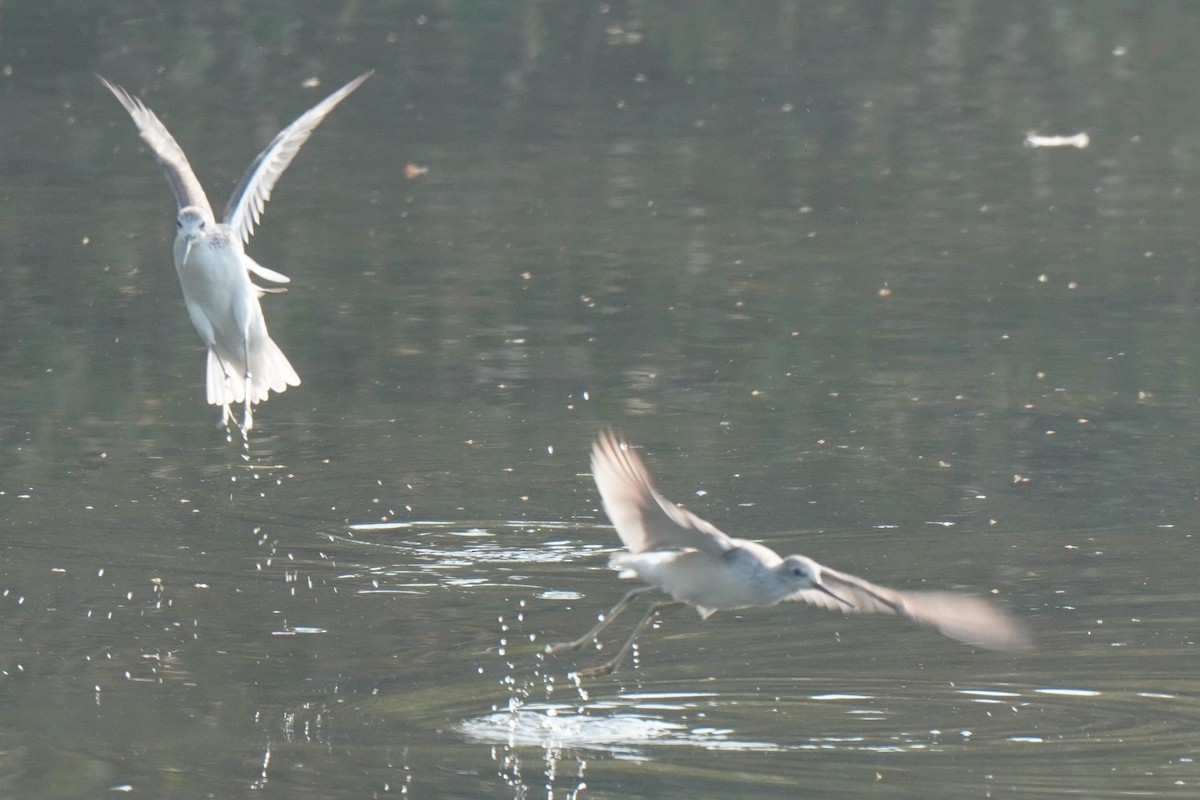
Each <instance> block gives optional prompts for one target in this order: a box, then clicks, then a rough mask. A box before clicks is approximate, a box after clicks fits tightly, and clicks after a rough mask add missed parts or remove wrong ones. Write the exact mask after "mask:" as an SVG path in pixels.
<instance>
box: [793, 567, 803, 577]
mask: <svg viewBox="0 0 1200 800" xmlns="http://www.w3.org/2000/svg"><path fill="white" fill-rule="evenodd" d="M792 574H793V575H795V576H796V577H797V578H803V577H804V569H803V568H802V567H792Z"/></svg>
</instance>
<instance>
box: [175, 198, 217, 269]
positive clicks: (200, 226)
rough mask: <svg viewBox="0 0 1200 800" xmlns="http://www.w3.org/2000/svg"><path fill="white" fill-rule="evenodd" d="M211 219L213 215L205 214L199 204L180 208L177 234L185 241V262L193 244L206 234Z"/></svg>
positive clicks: (176, 223)
mask: <svg viewBox="0 0 1200 800" xmlns="http://www.w3.org/2000/svg"><path fill="white" fill-rule="evenodd" d="M211 221H212V220H211V215H209V214H205V213H204V211H203V209H201V208H200V207H199V206H185V207H184V208H181V209H179V217H178V218H177V219H176V222H175V225H176V236H179V237H181V238H182V239H183V242H184V248H183V261H184V263H187V259H188V255H189V254H190V253H191V252H192V245H193V244H195V243H196V240H197V239H199V238H200V237H201V236H203V235H204V233H205V232H206V230H207V228H208V226H209V223H210V222H211Z"/></svg>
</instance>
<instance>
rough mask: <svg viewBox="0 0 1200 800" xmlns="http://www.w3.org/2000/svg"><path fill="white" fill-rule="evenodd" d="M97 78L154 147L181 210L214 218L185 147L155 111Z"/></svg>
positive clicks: (122, 90)
mask: <svg viewBox="0 0 1200 800" xmlns="http://www.w3.org/2000/svg"><path fill="white" fill-rule="evenodd" d="M96 77H97V78H100V82H101V83H103V84H104V85H105V86H106V87H108V90H109V91H110V92H112V93H113V96H114V97H116V98H117V100H118V101H119V102H120V103H121V105H123V106H124V107H125V110H126V111H128V112H129V116H131V117H133V124H134V125H136V126H137V129H138V133H139V134H141V137H142V141H144V142H145V143H146V144H147V145H149V146H150V150H151V151H152V152H153V153H154V158H155V160H157V161H158V164H159V166H161V167H162V169H163V172H164V173H166V176H167V183H168V184H170V186H171V193H172V194H174V195H175V203H176V205H177V206H178V208H181V209H182V208H185V207H187V206H196V207H198V208H199V209H200V210H201V211H203V212H204V213H205V215H206V216H207V217H208V219H212V218H213V215H212V207H211V206H210V205H209V204H208V197H207V196H205V194H204V187H202V186H201V185H200V181H199V180H197V179H196V173H194V172H192V165H191V164H189V163H188V160H187V156H186V155H184V154H183V148H181V147H180V146H179V143H178V142H176V141H175V137H173V136H172V135H171V133H170V131H168V130H167V127H166V126H165V125H163V124H162V122H160V121H159V119H158V117H156V116H155V115H154V112H153V111H151V110H150V109H148V108H146V104H145V103H143V102H142V101H141V100H139V99H138V98H136V97H134V96H133V95H131V94H130V93H129V92H127V91H125V90H124V89H122V88H121V87H120V86H117V85H116V84H114V83H109V82H108V81H107V80H105V79H104V78H102V77H101V76H99V75H97V76H96Z"/></svg>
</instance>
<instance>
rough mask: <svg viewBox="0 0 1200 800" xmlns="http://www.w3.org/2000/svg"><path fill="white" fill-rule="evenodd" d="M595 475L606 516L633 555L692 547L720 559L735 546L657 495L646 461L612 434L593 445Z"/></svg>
mask: <svg viewBox="0 0 1200 800" xmlns="http://www.w3.org/2000/svg"><path fill="white" fill-rule="evenodd" d="M592 477H593V478H594V479H595V481H596V488H597V489H599V490H600V498H601V499H602V500H603V501H604V511H605V513H607V514H608V518H609V520H610V521H611V522H612V524H613V527H614V528H616V529H617V534H618V535H619V536H620V537H621V541H622V542H624V544H625V547H627V548H628V549H629V551H630V552H631V553H643V552H646V551H647V550H666V549H672V548H675V549H682V548H692V549H695V550H701V551H703V552H705V553H711V554H713V555H718V554H720V553H724V552H725V551H727V550H730V549H732V548H733V546H734V545H733V543H732V542H731V541H730V538H729V537H728V536H726V535H725V534H724V533H722V532H721V531H720V530H718V529H717V528H716V526H714V525H712V524H711V523H709V522H705V521H704V520H702V519H700V518H699V517H697V516H696V515H695V514H693V513H691V512H690V511H685V510H684V509H682V508H679V507H678V506H676V505H675V504H674V503H672V502H671V501H670V500H667V499H666V498H665V497H663V496H662V495H661V494H659V493H658V492H657V491H655V489H654V483H653V481H652V479H651V478H650V472H649V471H648V470H647V469H646V465H645V464H643V463H642V459H641V458H639V457H638V455H637V453H635V452H634V451H633V450H632V449H630V447H629V446H628V445H627V444H625V443H624V442H622V441H621V440H620V439H618V438H617V436H616V435H615V434H614V433H613V432H612V431H604V432H603V433H601V434H600V436H599V437H598V438H597V439H596V442H595V444H593V445H592Z"/></svg>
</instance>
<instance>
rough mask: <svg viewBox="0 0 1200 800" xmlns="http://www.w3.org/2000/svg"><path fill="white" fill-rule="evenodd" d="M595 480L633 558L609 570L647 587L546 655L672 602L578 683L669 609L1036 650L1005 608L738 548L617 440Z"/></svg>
mask: <svg viewBox="0 0 1200 800" xmlns="http://www.w3.org/2000/svg"><path fill="white" fill-rule="evenodd" d="M592 476H593V478H594V479H595V481H596V488H598V489H599V490H600V498H601V500H602V501H603V503H604V511H605V512H606V513H607V514H608V518H609V520H610V521H611V522H612V524H613V527H614V528H616V529H617V534H618V535H619V536H620V537H621V541H622V543H624V545H625V548H626V549H625V550H624V551H622V552H619V553H616V554H614V555H613V556H612V558H611V560H610V566H612V567H613V568H614V569H618V570H620V576H621V577H622V578H640V579H641V580H642V581H644V582H645V584H646V585H644V586H638V587H636V588H634V589H631V590H630V591H629V592H627V593H626V594H625V596H624V597H622V598H621V599H620V601H618V602H617V604H616V605H615V606H613V607H612V609H611V610H609V612H608V613H607V614H605V615H604V616H603V617H601V618H600V621H599V622H598V623H597V624H596V625H595V626H594V627H593V628H592V629H591V630H589V631H588V632H587V633H585V634H584V635H583V636H581V637H579V638H578V639H575V640H574V641H571V642H562V643H560V644H553V645H548V646H547V647H546V651H547V652H550V653H561V652H564V651H567V650H578V649H579V648H581V647H583V646H584V645H586V644H588V643H589V642H592V641H594V640H595V639H596V637H597V636H598V635H599V634H600V633H601V632H602V631H603V630H604V629H605V628H607V627H608V626H609V625H610V624H611V623H612V621H613V620H614V619H616V617H617V615H618V614H620V613H621V612H622V611H623V610H624V609H625V608H626V607H627V606H628V604H629V602H630V601H631V600H632V599H633V598H634V597H636V596H638V595H640V594H643V593H645V592H650V591H654V590H656V589H657V590H660V591H662V592H664V593H666V594H668V595H670V597H671V598H672V599H671V600H668V601H663V602H659V603H656V604H655V605H653V606H651V607H650V609H649V610H648V611H646V613H645V615H644V616H643V617H642V619H641V621H640V622H638V624H637V625H636V626H635V627H634V630H633V633H632V634H631V635H630V636H629V638H628V639H626V640H625V643H624V644H623V645H622V646H621V648H620V649H619V650H618V651H617V653H616V655H614V656H613V657H612V658H611V659H609V660H608V661H606V662H604V663H603V664H600V665H599V666H595V667H591V668H588V669H584V670H579V671H577V672H576V673H575V674H576V675H578V676H580V677H588V676H593V675H603V674H605V673H608V672H611V671H613V670H614V669H616V667H617V665H618V664H620V662H621V660H622V659H623V658H624V657H625V654H626V653H627V652H628V651H629V649H630V647H631V646H632V645H633V643H634V641H635V640H636V639H637V637H638V634H640V633H641V632H642V630H643V629H644V628H645V627H646V625H647V624H648V623H649V622H650V620H651V619H653V618H654V616H655V615H656V614H657V613H658V612H659V611H660V610H662V609H664V608H666V607H668V606H673V605H681V604H686V605H690V606H692V607H694V608H695V609H696V610H697V611H698V612H699V613H700V616H701V618H703V619H707V618H708V617H709V616H711V615H712V614H713V613H715V612H717V611H726V610H733V609H739V608H750V607H753V606H773V605H775V604H777V603H780V602H783V601H785V600H788V601H801V602H805V603H809V604H810V605H815V606H821V607H823V608H828V609H832V610H835V611H841V612H843V613H847V614H850V613H878V614H896V615H900V616H903V617H907V618H908V619H910V620H912V621H913V622H916V623H919V624H921V625H927V626H929V627H931V628H933V629H934V630H936V631H937V632H938V633H941V634H942V635H944V636H948V637H950V638H951V639H957V640H958V641H961V642H966V643H967V644H972V645H976V646H978V647H983V648H987V649H990V650H1017V649H1022V648H1026V647H1029V646H1030V645H1031V644H1032V639H1031V637H1030V635H1029V632H1028V631H1027V630H1026V628H1025V626H1024V625H1022V624H1021V623H1020V622H1019V621H1018V620H1017V619H1015V618H1014V617H1013V616H1012V615H1011V614H1009V613H1008V612H1007V611H1005V610H1003V609H1002V608H1000V607H999V606H997V605H995V604H993V603H990V602H988V601H986V600H983V599H980V598H978V597H972V596H971V595H966V594H959V593H957V592H928V591H913V592H902V591H897V590H895V589H888V588H885V587H883V586H878V585H876V584H874V583H871V582H869V581H866V580H863V579H862V578H859V577H856V576H854V575H849V574H847V573H845V572H839V571H837V570H835V569H831V568H829V567H826V566H824V565H822V564H818V563H817V562H816V561H813V560H812V559H811V558H808V557H807V556H800V555H792V556H787V557H786V558H785V557H781V556H780V555H779V554H778V553H776V552H775V551H774V550H771V549H770V548H769V547H765V546H764V545H761V544H758V543H756V542H751V541H747V540H745V539H735V538H733V537H732V536H727V535H726V534H724V533H722V532H721V531H720V530H718V529H717V528H716V527H715V526H713V525H712V524H711V523H709V522H706V521H705V520H703V519H701V518H700V517H698V516H696V515H695V514H693V513H691V512H690V511H686V510H685V509H682V508H679V507H678V506H676V505H675V504H674V503H671V502H670V501H669V500H667V499H666V498H665V497H663V496H662V495H661V494H659V493H658V491H657V490H655V488H654V483H653V481H652V480H651V478H650V472H649V471H648V470H647V469H646V466H645V464H644V463H642V459H641V458H640V457H639V456H638V455H637V453H635V452H634V451H633V450H632V449H630V447H629V446H628V445H627V444H626V443H625V442H623V441H621V440H620V439H618V438H617V437H616V435H614V434H613V433H611V432H608V431H606V432H604V433H602V434H600V436H599V438H598V439H597V440H596V442H595V444H593V445H592Z"/></svg>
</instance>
